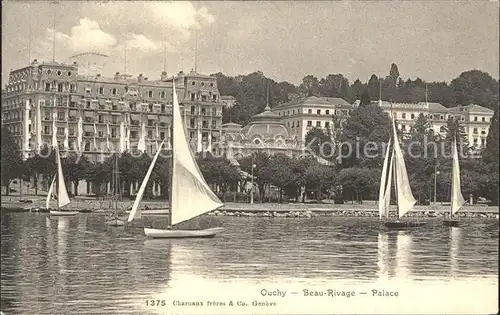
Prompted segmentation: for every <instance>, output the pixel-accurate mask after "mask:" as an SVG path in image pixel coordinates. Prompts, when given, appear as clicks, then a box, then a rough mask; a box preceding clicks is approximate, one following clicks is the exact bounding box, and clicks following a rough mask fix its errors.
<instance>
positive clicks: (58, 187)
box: [46, 147, 78, 216]
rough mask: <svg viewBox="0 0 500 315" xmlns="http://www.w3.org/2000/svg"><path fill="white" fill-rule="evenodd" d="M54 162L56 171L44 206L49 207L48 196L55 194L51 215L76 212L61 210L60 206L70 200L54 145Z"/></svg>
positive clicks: (74, 212) (59, 158) (57, 152)
mask: <svg viewBox="0 0 500 315" xmlns="http://www.w3.org/2000/svg"><path fill="white" fill-rule="evenodd" d="M55 150H56V164H57V171H56V175H55V176H54V179H53V180H52V184H51V185H50V188H49V193H48V194H47V201H46V208H47V209H49V203H50V198H51V197H52V195H54V196H55V198H56V199H57V200H56V205H57V209H56V210H50V215H53V216H71V215H75V214H78V211H69V210H61V208H62V207H64V206H66V205H68V204H69V203H70V202H71V201H70V200H69V196H68V191H67V190H66V184H65V183H64V174H63V170H62V166H61V157H60V156H59V149H58V148H57V147H56V148H55Z"/></svg>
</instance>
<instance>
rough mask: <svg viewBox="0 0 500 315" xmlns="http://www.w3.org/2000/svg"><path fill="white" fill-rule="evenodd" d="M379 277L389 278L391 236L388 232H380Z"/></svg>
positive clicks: (378, 247) (378, 252)
mask: <svg viewBox="0 0 500 315" xmlns="http://www.w3.org/2000/svg"><path fill="white" fill-rule="evenodd" d="M377 249H378V251H377V266H378V272H377V278H378V279H388V278H389V268H388V266H389V236H388V235H387V233H383V232H379V233H378V246H377Z"/></svg>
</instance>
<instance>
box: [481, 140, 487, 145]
mask: <svg viewBox="0 0 500 315" xmlns="http://www.w3.org/2000/svg"><path fill="white" fill-rule="evenodd" d="M485 145H486V141H485V140H484V139H483V138H482V139H481V146H482V147H484V146H485Z"/></svg>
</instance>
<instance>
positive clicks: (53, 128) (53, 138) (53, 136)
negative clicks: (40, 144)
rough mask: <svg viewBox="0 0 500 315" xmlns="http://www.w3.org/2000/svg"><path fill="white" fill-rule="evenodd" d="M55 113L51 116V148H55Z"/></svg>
mask: <svg viewBox="0 0 500 315" xmlns="http://www.w3.org/2000/svg"><path fill="white" fill-rule="evenodd" d="M56 119H57V113H56V112H54V113H53V114H52V147H53V148H55V147H57V127H56Z"/></svg>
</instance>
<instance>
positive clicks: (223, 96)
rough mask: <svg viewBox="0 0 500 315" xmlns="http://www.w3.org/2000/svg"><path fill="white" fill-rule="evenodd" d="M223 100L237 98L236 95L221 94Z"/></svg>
mask: <svg viewBox="0 0 500 315" xmlns="http://www.w3.org/2000/svg"><path fill="white" fill-rule="evenodd" d="M220 98H221V100H223V101H233V100H234V101H235V100H236V97H234V96H232V95H221V97H220Z"/></svg>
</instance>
